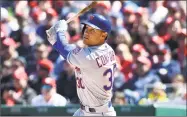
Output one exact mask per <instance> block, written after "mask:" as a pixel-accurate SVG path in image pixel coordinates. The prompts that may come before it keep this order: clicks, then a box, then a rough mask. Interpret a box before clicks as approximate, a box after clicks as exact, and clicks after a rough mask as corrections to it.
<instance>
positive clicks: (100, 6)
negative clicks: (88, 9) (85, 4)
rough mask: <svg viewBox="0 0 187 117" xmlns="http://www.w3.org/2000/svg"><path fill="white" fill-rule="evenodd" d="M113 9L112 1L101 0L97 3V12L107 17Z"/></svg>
mask: <svg viewBox="0 0 187 117" xmlns="http://www.w3.org/2000/svg"><path fill="white" fill-rule="evenodd" d="M110 9H111V2H110V1H99V2H98V3H97V8H96V13H97V14H101V15H103V16H105V17H106V18H108V17H109V12H110Z"/></svg>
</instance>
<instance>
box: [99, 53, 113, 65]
mask: <svg viewBox="0 0 187 117" xmlns="http://www.w3.org/2000/svg"><path fill="white" fill-rule="evenodd" d="M114 60H115V54H114V51H110V52H107V53H106V54H104V55H101V56H99V57H97V58H96V62H97V65H98V67H99V68H100V67H102V66H104V65H106V64H107V63H109V62H112V61H114Z"/></svg>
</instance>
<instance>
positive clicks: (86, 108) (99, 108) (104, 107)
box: [80, 101, 112, 112]
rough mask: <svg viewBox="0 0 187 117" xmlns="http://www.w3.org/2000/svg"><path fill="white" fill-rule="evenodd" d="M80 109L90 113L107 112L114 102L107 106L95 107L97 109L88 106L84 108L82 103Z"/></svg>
mask: <svg viewBox="0 0 187 117" xmlns="http://www.w3.org/2000/svg"><path fill="white" fill-rule="evenodd" d="M80 107H81V109H82V110H85V111H89V112H100V111H104V112H107V111H108V109H109V108H110V107H112V102H111V101H110V102H108V103H107V104H105V105H103V106H100V107H95V108H90V107H88V106H84V105H83V104H82V103H80Z"/></svg>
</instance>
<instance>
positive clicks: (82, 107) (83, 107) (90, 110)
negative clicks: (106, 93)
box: [80, 103, 96, 112]
mask: <svg viewBox="0 0 187 117" xmlns="http://www.w3.org/2000/svg"><path fill="white" fill-rule="evenodd" d="M80 106H81V109H82V110H88V111H89V112H96V110H95V109H94V108H88V109H86V107H85V106H84V105H82V104H81V103H80Z"/></svg>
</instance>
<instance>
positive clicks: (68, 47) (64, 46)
mask: <svg viewBox="0 0 187 117" xmlns="http://www.w3.org/2000/svg"><path fill="white" fill-rule="evenodd" d="M53 47H54V48H55V49H56V50H57V51H58V52H59V53H60V54H61V55H62V56H63V57H64V59H66V60H67V55H68V54H69V52H70V51H72V50H73V49H75V47H76V46H75V45H74V44H69V43H68V40H67V39H66V36H65V34H64V32H63V31H58V32H57V33H56V42H55V43H54V45H53Z"/></svg>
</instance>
